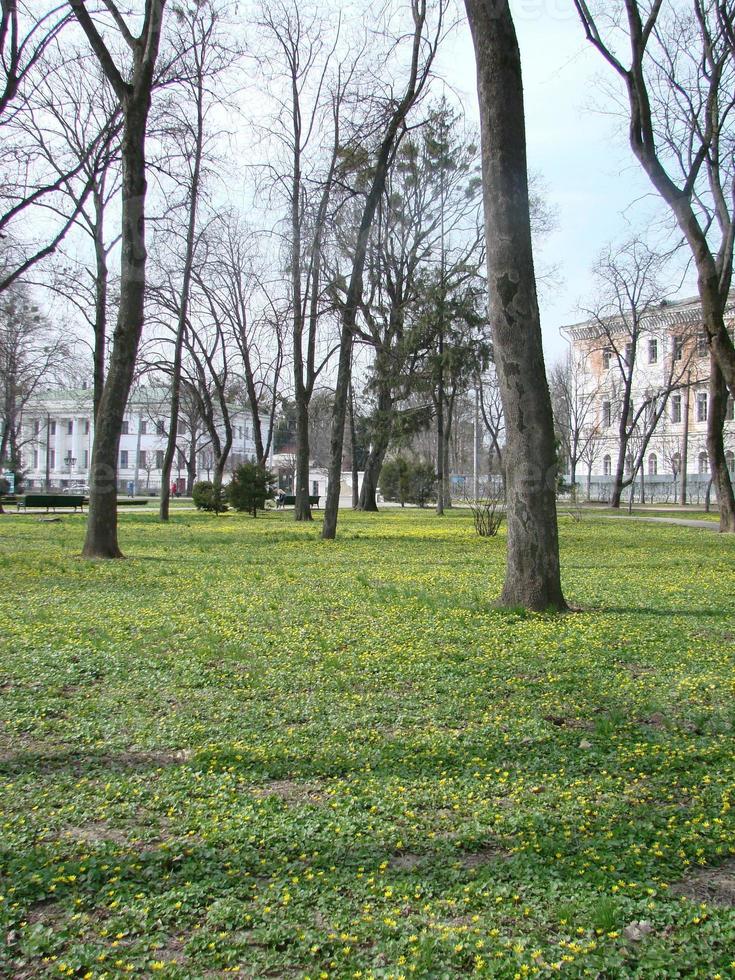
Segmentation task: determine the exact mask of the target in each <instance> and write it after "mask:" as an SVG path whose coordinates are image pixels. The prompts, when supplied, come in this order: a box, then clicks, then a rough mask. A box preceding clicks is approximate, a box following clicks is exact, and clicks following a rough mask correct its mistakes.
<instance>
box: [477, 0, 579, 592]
mask: <svg viewBox="0 0 735 980" xmlns="http://www.w3.org/2000/svg"><path fill="white" fill-rule="evenodd" d="M465 3H466V7H467V14H468V16H469V21H470V26H471V29H472V36H473V41H474V45H475V54H476V59H477V79H478V94H479V102H480V119H481V126H482V165H483V190H484V201H485V229H486V241H487V250H488V257H487V262H488V287H489V295H490V304H489V307H490V319H491V323H492V335H493V343H494V347H495V360H496V365H497V372H498V379H499V382H500V391H501V396H502V402H503V411H504V414H505V420H506V450H505V466H506V487H507V521H508V560H507V567H506V576H505V584H504V586H503V592H502V597H501V602H502V603H503V604H504V605H506V606H511V607H512V606H522V607H525V608H528V609H533V610H546V609H554V610H563V609H566V608H567V607H566V603H565V601H564V596H563V594H562V589H561V575H560V564H559V539H558V528H557V518H556V470H557V465H556V456H555V450H554V424H553V418H552V413H551V398H550V396H549V387H548V384H547V381H546V371H545V367H544V357H543V348H542V343H541V324H540V318H539V310H538V299H537V296H536V279H535V273H534V267H533V251H532V245H531V227H530V216H529V199H528V175H527V161H526V139H525V121H524V107H523V83H522V79H521V59H520V52H519V49H518V42H517V39H516V33H515V27H514V25H513V19H512V17H511V14H510V9H509V7H508V5H507V4H506V3H502V4H501V5H500V6H498V4H497V3H496V2H494V0H465Z"/></svg>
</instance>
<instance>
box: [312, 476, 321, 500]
mask: <svg viewBox="0 0 735 980" xmlns="http://www.w3.org/2000/svg"><path fill="white" fill-rule="evenodd" d="M311 495H312V497H318V496H319V481H318V480H312V481H311Z"/></svg>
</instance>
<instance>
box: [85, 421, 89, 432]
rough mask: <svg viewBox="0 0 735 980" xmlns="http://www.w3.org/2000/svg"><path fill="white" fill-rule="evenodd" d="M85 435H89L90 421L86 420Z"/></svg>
mask: <svg viewBox="0 0 735 980" xmlns="http://www.w3.org/2000/svg"><path fill="white" fill-rule="evenodd" d="M84 434H85V436H88V435H89V419H85V420H84Z"/></svg>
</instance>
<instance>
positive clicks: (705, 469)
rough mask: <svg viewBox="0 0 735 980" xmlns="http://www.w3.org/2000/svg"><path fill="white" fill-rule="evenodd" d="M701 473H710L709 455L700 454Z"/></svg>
mask: <svg viewBox="0 0 735 980" xmlns="http://www.w3.org/2000/svg"><path fill="white" fill-rule="evenodd" d="M699 472H700V473H709V456H708V455H707V453H700V454H699Z"/></svg>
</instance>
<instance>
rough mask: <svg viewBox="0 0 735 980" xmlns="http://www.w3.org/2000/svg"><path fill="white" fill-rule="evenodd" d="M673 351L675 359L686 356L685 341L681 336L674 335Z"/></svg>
mask: <svg viewBox="0 0 735 980" xmlns="http://www.w3.org/2000/svg"><path fill="white" fill-rule="evenodd" d="M672 352H673V358H674V360H675V361H680V360H681V359H682V357H683V356H684V341H683V340H682V339H681V337H672Z"/></svg>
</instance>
